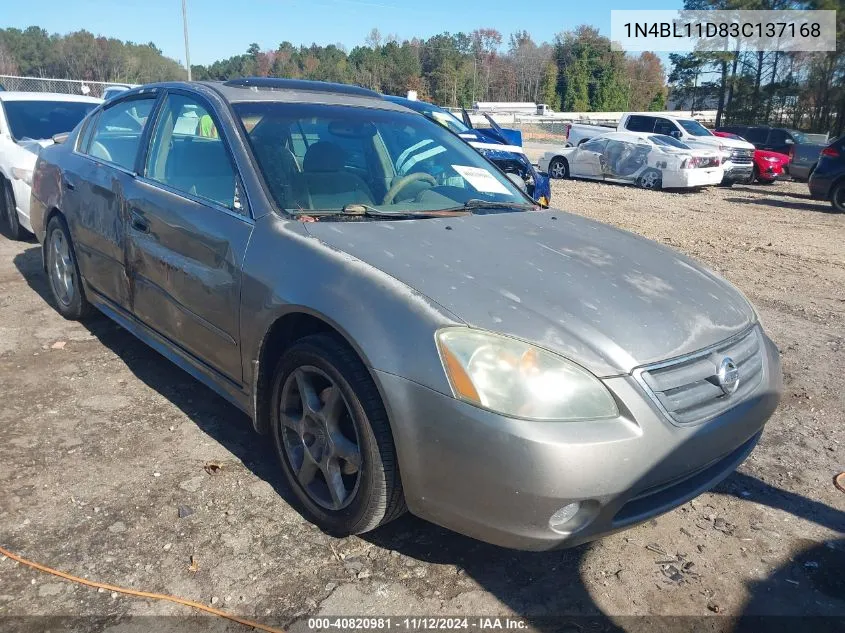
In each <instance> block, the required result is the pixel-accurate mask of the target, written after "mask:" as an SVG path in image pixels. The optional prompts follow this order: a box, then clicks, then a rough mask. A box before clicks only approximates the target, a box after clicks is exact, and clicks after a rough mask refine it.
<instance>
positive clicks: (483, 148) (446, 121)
mask: <svg viewBox="0 0 845 633" xmlns="http://www.w3.org/2000/svg"><path fill="white" fill-rule="evenodd" d="M384 98H385V99H386V100H387V101H390V102H392V103H396V104H399V105H402V106H405V107H406V108H410V109H411V110H414V111H416V112H419V113H420V114H422V115H424V116H426V117H427V118H429V119H431V120H432V121H435V122H436V123H439V124H440V125H442V126H443V127H445V128H446V129H448V130H450V131H451V132H454V133H455V134H457V135H458V136H460V137H461V138H462V139H464V141H466V142H467V143H469V144H470V145H471V146H473V147H474V148H475V149H476V150H478V151H479V152H481V154H483V155H484V156H485V157H486V158H487V159H488V160H490V161H491V162H493V163H494V164H495V165H496V166H497V167H498V168H499V169H501V170H502V171H503V172H505V173H506V174H515V175H517V176H519V178H521V179H522V182H523V183H525V190H526V192H527V193H528V195H530V196H531V197H532V198H534V200H536V201H537V202H539V203H540V204H541V205H544V206H548V204H549V203H550V201H551V199H552V188H551V185H550V184H549V176H548V174H544V173H541V172H539V171H537V169H536V168H535V167H534V165H532V164H531V161H530V160H528V157H527V156H526V155H525V152H523V151H522V147H521V146H520V145H521V142H522V136H521V134H520V133H519V131H518V130H505V129H502V128H501V127H499V126H498V125H497V124H496V122H495V121H493V119H491V118H490V117H489V116H488V117H487V120H488V121H489V122H490V125H491V127H490V128H482V129H473V128H472V127H471V125H468V124H467V123H465V122H464V121H461V120H460V119H459V118H458V117H456V116H455V115H454V114H452V113H451V112H449V111H448V110H446V109H445V108H441V107H440V106H436V105H434V104H433V103H426V102H425V101H418V100H416V99H406V98H404V97H394V96H390V95H385V96H384ZM467 118H468V117H467Z"/></svg>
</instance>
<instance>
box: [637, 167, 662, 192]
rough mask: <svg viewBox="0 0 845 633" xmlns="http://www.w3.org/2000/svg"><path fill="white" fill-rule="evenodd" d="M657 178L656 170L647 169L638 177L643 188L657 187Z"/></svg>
mask: <svg viewBox="0 0 845 633" xmlns="http://www.w3.org/2000/svg"><path fill="white" fill-rule="evenodd" d="M659 179H660V178H659V176H658V175H657V172H653V171H649V172H646V173H644V174H643V175H642V176H641V177H640V183H641V184H642V187H643V189H655V188H657V182H658V180H659Z"/></svg>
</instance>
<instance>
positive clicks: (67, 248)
mask: <svg viewBox="0 0 845 633" xmlns="http://www.w3.org/2000/svg"><path fill="white" fill-rule="evenodd" d="M44 262H45V264H46V266H47V277H48V279H49V281H50V290H51V292H52V293H53V298H54V299H55V300H56V307H57V309H58V311H59V314H61V315H62V316H63V317H64V318H66V319H70V320H73V321H78V320H80V319H83V318H85V317H86V316H88V315H89V314H91V310H92V308H91V304H90V303H88V299H87V298H86V297H85V288H84V287H83V286H82V275H80V274H79V266H78V265H77V262H76V251H75V250H74V248H73V242H72V241H71V238H70V231H68V228H67V224H66V223H65V220H64V218H63V217H62V216H61V215H54V216H53V217H52V218H51V219H50V222H49V223H48V224H47V234H46V237H45V238H44Z"/></svg>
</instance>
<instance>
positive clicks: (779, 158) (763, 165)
mask: <svg viewBox="0 0 845 633" xmlns="http://www.w3.org/2000/svg"><path fill="white" fill-rule="evenodd" d="M713 134H715V135H716V136H722V137H724V138H735V139H739V140H742V141H744V140H745V139H744V138H742V137H741V136H738V135H737V134H732V133H731V132H713ZM789 160H790V159H789V156H788V155H786V154H781V153H780V152H770V151H768V150H765V149H755V150H754V174H753V175H752V177H751V181H750V182H754V181H758V182H767V183H772V182H774V181H775V180H777V179H778V178H780V177H781V176H783V168H784V167H785V166H786V165H788V164H789Z"/></svg>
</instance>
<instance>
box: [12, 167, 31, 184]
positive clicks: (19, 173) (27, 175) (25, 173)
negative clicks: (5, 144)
mask: <svg viewBox="0 0 845 633" xmlns="http://www.w3.org/2000/svg"><path fill="white" fill-rule="evenodd" d="M12 178H17V179H18V180H23V181H24V182H25V183H26V184H28V185H29V186H30V187H31V186H32V170H31V169H22V168H20V167H12Z"/></svg>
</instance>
